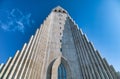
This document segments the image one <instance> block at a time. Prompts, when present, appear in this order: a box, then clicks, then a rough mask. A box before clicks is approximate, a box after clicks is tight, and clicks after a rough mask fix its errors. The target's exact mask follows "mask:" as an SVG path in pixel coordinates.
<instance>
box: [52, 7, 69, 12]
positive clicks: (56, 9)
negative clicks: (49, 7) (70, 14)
mask: <svg viewBox="0 0 120 79" xmlns="http://www.w3.org/2000/svg"><path fill="white" fill-rule="evenodd" d="M53 11H54V12H60V13H67V11H66V10H65V9H63V8H62V7H61V6H57V7H55V8H54V9H53Z"/></svg>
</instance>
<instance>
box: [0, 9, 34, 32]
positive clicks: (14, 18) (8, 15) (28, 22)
mask: <svg viewBox="0 0 120 79" xmlns="http://www.w3.org/2000/svg"><path fill="white" fill-rule="evenodd" d="M33 25H34V20H33V19H32V18H31V13H28V14H23V12H22V11H20V10H19V9H12V10H11V11H6V12H3V11H1V14H0V28H2V29H3V30H5V31H20V32H22V33H24V31H25V28H27V27H31V26H33Z"/></svg>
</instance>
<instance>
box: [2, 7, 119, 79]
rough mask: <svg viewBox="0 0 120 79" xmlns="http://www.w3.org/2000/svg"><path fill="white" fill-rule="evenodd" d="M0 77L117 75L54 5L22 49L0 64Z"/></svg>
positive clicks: (102, 78)
mask: <svg viewBox="0 0 120 79" xmlns="http://www.w3.org/2000/svg"><path fill="white" fill-rule="evenodd" d="M0 79H120V78H119V75H118V73H117V72H116V71H115V69H114V68H113V66H112V65H109V64H108V63H107V61H106V59H105V58H102V57H101V56H100V54H99V51H98V50H96V49H95V48H94V46H93V44H92V43H91V42H90V41H89V40H88V39H87V37H86V35H85V34H84V33H83V32H82V30H81V29H80V28H79V27H78V26H77V25H76V24H75V23H74V21H73V20H72V18H71V17H70V16H69V14H68V13H67V11H66V10H64V9H63V8H61V7H60V6H58V7H56V8H54V9H53V10H52V12H51V13H50V14H49V15H48V17H47V18H46V20H45V21H44V22H43V24H41V26H40V28H39V29H37V31H36V33H35V35H32V36H31V38H30V40H29V42H28V44H27V43H25V44H24V46H23V48H22V50H21V51H19V50H18V51H17V52H16V54H15V56H14V57H13V58H12V57H10V58H9V59H8V61H7V62H6V64H1V65H0Z"/></svg>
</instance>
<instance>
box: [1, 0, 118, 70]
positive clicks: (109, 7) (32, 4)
mask: <svg viewBox="0 0 120 79" xmlns="http://www.w3.org/2000/svg"><path fill="white" fill-rule="evenodd" d="M58 5H60V6H61V7H63V8H65V9H66V10H67V11H68V13H69V14H70V16H71V17H72V18H73V19H74V20H75V22H76V23H77V24H78V25H79V27H80V28H82V30H83V32H84V33H86V35H87V36H88V39H89V40H90V41H92V42H93V44H94V46H95V48H96V49H98V50H99V51H100V54H101V56H102V57H105V58H106V59H107V61H108V62H109V64H112V65H113V66H114V67H115V69H116V70H117V71H120V52H119V51H120V0H29V1H28V0H0V63H5V62H6V61H7V59H8V58H9V57H10V56H12V57H13V56H14V54H15V52H16V51H17V50H21V48H22V46H23V44H24V43H25V42H28V41H29V38H30V36H31V35H32V34H34V33H35V31H36V29H37V28H39V25H40V24H42V22H43V20H44V19H45V18H46V17H47V16H48V14H49V13H50V12H51V10H52V9H53V8H54V7H56V6H58Z"/></svg>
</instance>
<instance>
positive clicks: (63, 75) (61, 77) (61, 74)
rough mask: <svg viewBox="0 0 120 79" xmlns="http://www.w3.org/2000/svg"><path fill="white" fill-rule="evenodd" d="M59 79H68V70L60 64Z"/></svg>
mask: <svg viewBox="0 0 120 79" xmlns="http://www.w3.org/2000/svg"><path fill="white" fill-rule="evenodd" d="M58 79H67V77H66V70H65V67H64V65H63V64H60V65H59V67H58Z"/></svg>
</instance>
